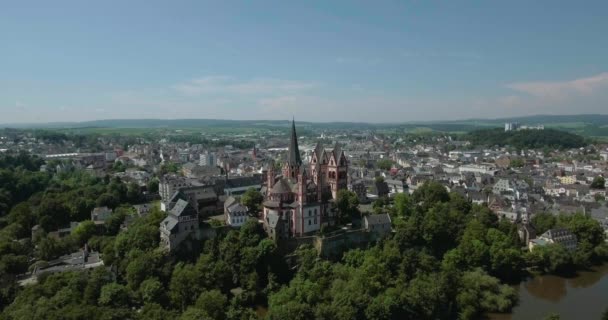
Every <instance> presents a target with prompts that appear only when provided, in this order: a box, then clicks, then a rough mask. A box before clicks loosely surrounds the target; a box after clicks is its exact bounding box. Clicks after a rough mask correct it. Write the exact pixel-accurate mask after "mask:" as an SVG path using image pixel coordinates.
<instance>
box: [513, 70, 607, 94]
mask: <svg viewBox="0 0 608 320" xmlns="http://www.w3.org/2000/svg"><path fill="white" fill-rule="evenodd" d="M507 88H509V89H513V90H515V91H519V92H523V93H526V94H529V95H531V96H534V97H538V98H542V99H549V100H563V99H566V98H571V97H574V96H580V95H585V96H588V95H591V94H593V93H595V92H597V91H599V90H601V89H603V88H608V72H604V73H600V74H598V75H595V76H591V77H587V78H579V79H574V80H570V81H535V82H517V83H510V84H508V85H507Z"/></svg>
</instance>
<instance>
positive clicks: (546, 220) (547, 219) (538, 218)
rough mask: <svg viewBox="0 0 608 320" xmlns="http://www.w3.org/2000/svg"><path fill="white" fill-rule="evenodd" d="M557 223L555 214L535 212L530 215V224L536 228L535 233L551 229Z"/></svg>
mask: <svg viewBox="0 0 608 320" xmlns="http://www.w3.org/2000/svg"><path fill="white" fill-rule="evenodd" d="M556 223H557V218H556V217H555V215H553V214H552V213H549V212H541V213H537V214H535V215H534V216H533V217H532V225H533V226H534V228H536V233H537V234H539V235H541V234H543V233H545V231H547V230H549V229H552V228H553V227H554V226H555V224H556Z"/></svg>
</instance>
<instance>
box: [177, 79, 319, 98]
mask: <svg viewBox="0 0 608 320" xmlns="http://www.w3.org/2000/svg"><path fill="white" fill-rule="evenodd" d="M316 86H317V84H316V83H313V82H302V81H293V80H283V79H275V78H254V79H251V80H247V81H242V80H237V79H234V78H232V77H227V76H208V77H202V78H197V79H193V80H190V81H188V82H185V83H180V84H177V85H174V86H173V87H172V88H173V89H174V90H176V91H177V92H179V93H182V94H186V95H195V96H196V95H203V94H239V95H259V94H283V93H286V92H299V91H304V90H308V89H311V88H314V87H316Z"/></svg>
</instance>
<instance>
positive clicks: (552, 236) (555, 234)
mask: <svg viewBox="0 0 608 320" xmlns="http://www.w3.org/2000/svg"><path fill="white" fill-rule="evenodd" d="M577 241H578V240H577V238H576V235H574V234H573V233H572V232H570V231H569V230H568V229H564V228H556V229H550V230H547V232H545V233H543V234H542V235H541V236H539V237H538V239H533V240H530V242H529V245H528V248H529V250H530V251H532V250H534V248H535V247H537V246H546V245H549V244H561V245H562V246H564V247H565V248H566V249H568V250H570V251H574V250H576V246H577Z"/></svg>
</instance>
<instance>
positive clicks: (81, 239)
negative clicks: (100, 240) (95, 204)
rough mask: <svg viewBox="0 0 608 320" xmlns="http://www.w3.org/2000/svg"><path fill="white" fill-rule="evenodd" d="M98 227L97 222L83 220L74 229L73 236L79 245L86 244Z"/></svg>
mask: <svg viewBox="0 0 608 320" xmlns="http://www.w3.org/2000/svg"><path fill="white" fill-rule="evenodd" d="M95 232H96V227H95V223H94V222H93V221H91V220H86V221H83V222H81V223H80V224H79V225H78V226H76V228H74V230H72V237H74V240H75V241H76V242H77V243H78V244H79V245H84V244H85V243H87V241H89V239H91V237H92V236H93V235H95Z"/></svg>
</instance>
